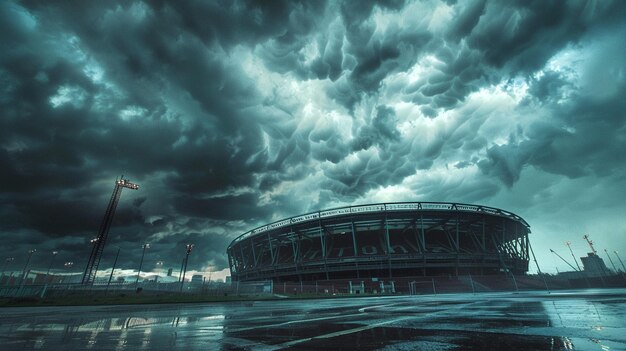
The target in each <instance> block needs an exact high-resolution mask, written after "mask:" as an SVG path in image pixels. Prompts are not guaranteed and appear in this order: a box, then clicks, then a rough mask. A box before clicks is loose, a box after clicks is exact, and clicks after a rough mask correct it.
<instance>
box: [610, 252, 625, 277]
mask: <svg viewBox="0 0 626 351" xmlns="http://www.w3.org/2000/svg"><path fill="white" fill-rule="evenodd" d="M613 253H614V254H615V256H617V259H618V260H619V263H621V264H622V268H624V272H626V267H624V262H623V261H622V259H621V258H620V257H619V255H618V254H617V251H613Z"/></svg>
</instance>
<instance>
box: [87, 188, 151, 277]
mask: <svg viewBox="0 0 626 351" xmlns="http://www.w3.org/2000/svg"><path fill="white" fill-rule="evenodd" d="M124 188H128V189H133V190H137V189H139V185H137V184H134V183H131V182H130V181H129V180H128V179H124V176H121V177H120V179H119V180H116V181H115V188H113V194H111V199H110V200H109V205H108V206H107V209H106V212H105V213H104V217H103V218H102V222H101V223H100V229H99V230H98V236H97V237H96V238H95V239H93V240H91V242H92V244H93V247H92V249H91V255H90V256H89V261H88V262H87V267H86V268H85V273H84V274H83V279H82V283H83V284H93V282H94V281H95V280H96V273H97V272H98V265H100V258H102V251H104V245H105V244H106V240H107V236H108V235H109V230H110V229H111V223H112V222H113V217H114V216H115V210H116V209H117V203H118V202H119V201H120V196H121V195H122V189H124Z"/></svg>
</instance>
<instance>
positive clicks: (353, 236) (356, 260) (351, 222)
mask: <svg viewBox="0 0 626 351" xmlns="http://www.w3.org/2000/svg"><path fill="white" fill-rule="evenodd" d="M350 231H351V232H352V248H353V249H354V258H355V260H354V262H355V264H356V277H357V278H361V276H360V273H359V259H358V256H359V249H358V247H357V244H356V234H355V232H354V217H351V218H350Z"/></svg>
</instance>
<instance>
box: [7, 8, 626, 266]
mask: <svg viewBox="0 0 626 351" xmlns="http://www.w3.org/2000/svg"><path fill="white" fill-rule="evenodd" d="M624 13H625V10H624V2H623V1H543V0H541V1H493V2H487V1H459V2H457V1H435V0H433V1H406V2H405V1H394V0H390V1H380V2H376V3H373V2H371V3H370V2H366V1H346V2H334V1H333V2H323V1H258V2H254V1H217V2H214V1H168V2H166V1H117V2H116V1H73V2H69V1H2V2H0V170H1V172H0V184H2V186H1V188H0V235H1V236H0V238H1V243H2V245H1V246H0V255H1V256H0V257H2V261H3V264H4V259H5V258H6V257H15V261H14V262H13V263H12V265H13V269H15V270H18V269H21V268H22V267H23V265H24V263H25V262H26V257H27V251H28V250H29V249H37V252H36V253H35V254H34V255H33V259H32V262H31V268H35V269H36V268H41V269H44V270H45V268H46V267H47V266H48V264H49V262H50V258H51V257H52V255H51V253H50V252H51V251H52V250H57V251H59V254H58V255H57V257H56V258H55V261H54V262H53V269H56V270H61V269H62V267H63V263H64V262H69V261H72V262H74V263H75V267H76V271H80V270H82V269H84V266H85V264H86V262H87V258H88V255H89V252H90V246H89V240H90V239H91V238H93V237H94V236H95V235H96V233H97V230H98V227H99V225H100V221H101V219H102V216H103V214H104V211H105V209H106V205H107V203H108V201H109V197H110V196H111V192H112V190H113V185H114V181H115V179H116V178H117V177H119V176H120V175H122V174H123V175H125V177H127V178H129V179H130V180H131V181H133V182H136V183H138V184H140V185H141V188H140V189H139V190H137V191H132V190H128V189H127V190H124V192H123V194H122V197H121V201H120V204H119V206H118V210H117V213H116V216H115V220H114V222H113V227H112V229H111V232H110V234H109V240H108V243H107V247H106V249H105V251H104V255H103V259H102V263H101V267H100V268H101V269H106V268H109V267H111V265H112V262H113V258H114V256H115V251H116V246H119V247H120V248H121V255H120V261H119V264H118V266H121V267H122V268H125V269H136V268H137V266H138V263H139V257H140V255H141V244H142V243H144V242H149V243H150V244H151V246H152V247H151V248H150V249H149V250H148V251H147V253H146V259H145V264H144V269H145V270H152V269H155V267H156V262H158V261H162V262H163V265H164V267H173V268H174V269H175V270H177V269H178V267H180V262H181V259H182V257H183V255H184V245H185V244H186V243H194V244H195V245H196V247H195V249H194V251H193V252H192V254H191V256H190V262H189V269H190V270H193V271H202V272H208V271H221V270H223V269H224V268H226V267H227V265H228V263H227V258H226V253H225V250H226V247H227V246H228V244H229V243H230V241H231V240H232V239H233V238H235V237H236V236H238V235H240V234H241V233H243V232H245V231H246V230H248V229H251V228H253V227H255V226H258V225H261V224H263V223H266V222H270V221H273V220H278V219H281V218H284V217H288V216H292V215H298V214H301V213H304V212H308V211H315V210H319V209H325V208H329V207H336V206H343V205H349V204H362V203H371V202H383V201H389V202H391V201H450V202H464V203H476V204H483V205H488V206H494V207H500V208H504V209H507V210H509V211H512V212H515V213H517V214H519V215H520V216H522V217H524V218H525V219H526V220H527V221H528V222H529V223H530V225H531V229H532V234H531V243H532V245H533V247H534V250H535V253H536V254H537V256H538V259H539V261H540V263H541V264H542V266H543V267H542V268H543V270H545V271H548V272H555V271H556V269H557V268H558V269H559V270H567V269H568V267H567V266H566V265H565V263H563V262H561V261H560V260H558V258H556V257H554V256H553V255H552V254H551V253H550V252H549V248H553V249H555V250H556V251H557V252H560V253H561V254H562V255H563V256H566V257H571V256H567V255H569V254H568V251H567V248H566V247H565V245H564V242H565V241H566V240H570V241H571V242H572V248H573V249H574V251H575V252H576V254H577V255H578V256H582V255H584V254H585V253H586V252H587V251H588V247H587V246H586V243H585V242H584V241H583V239H582V235H583V234H589V235H590V237H591V238H592V239H593V240H594V242H595V243H596V244H597V248H598V249H600V250H602V251H601V254H602V257H604V258H605V260H606V261H607V264H609V262H608V260H607V259H606V257H605V254H604V251H603V250H604V248H607V249H608V250H610V252H611V255H612V258H613V260H615V256H614V254H613V253H612V251H613V250H618V251H621V252H623V254H622V256H624V258H626V241H625V240H624V238H625V237H626V221H625V219H624V216H625V215H626V205H625V203H624V194H626V151H625V150H626V127H625V122H626V117H625V113H624V111H625V110H626V99H625V96H626V94H625V92H626V89H625V88H626V77H625V75H626V70H625V62H626V60H625V57H626V52H625V39H624V38H626V30H625V24H624V23H625V22H624ZM9 268H11V267H9ZM531 271H536V270H535V269H534V267H532V266H531ZM221 274H222V275H225V274H226V273H225V272H222V273H221Z"/></svg>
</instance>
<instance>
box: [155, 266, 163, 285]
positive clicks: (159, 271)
mask: <svg viewBox="0 0 626 351" xmlns="http://www.w3.org/2000/svg"><path fill="white" fill-rule="evenodd" d="M156 265H157V274H156V275H155V276H154V282H155V283H157V282H158V281H159V273H161V270H162V269H163V268H162V267H163V261H157V263H156Z"/></svg>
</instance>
